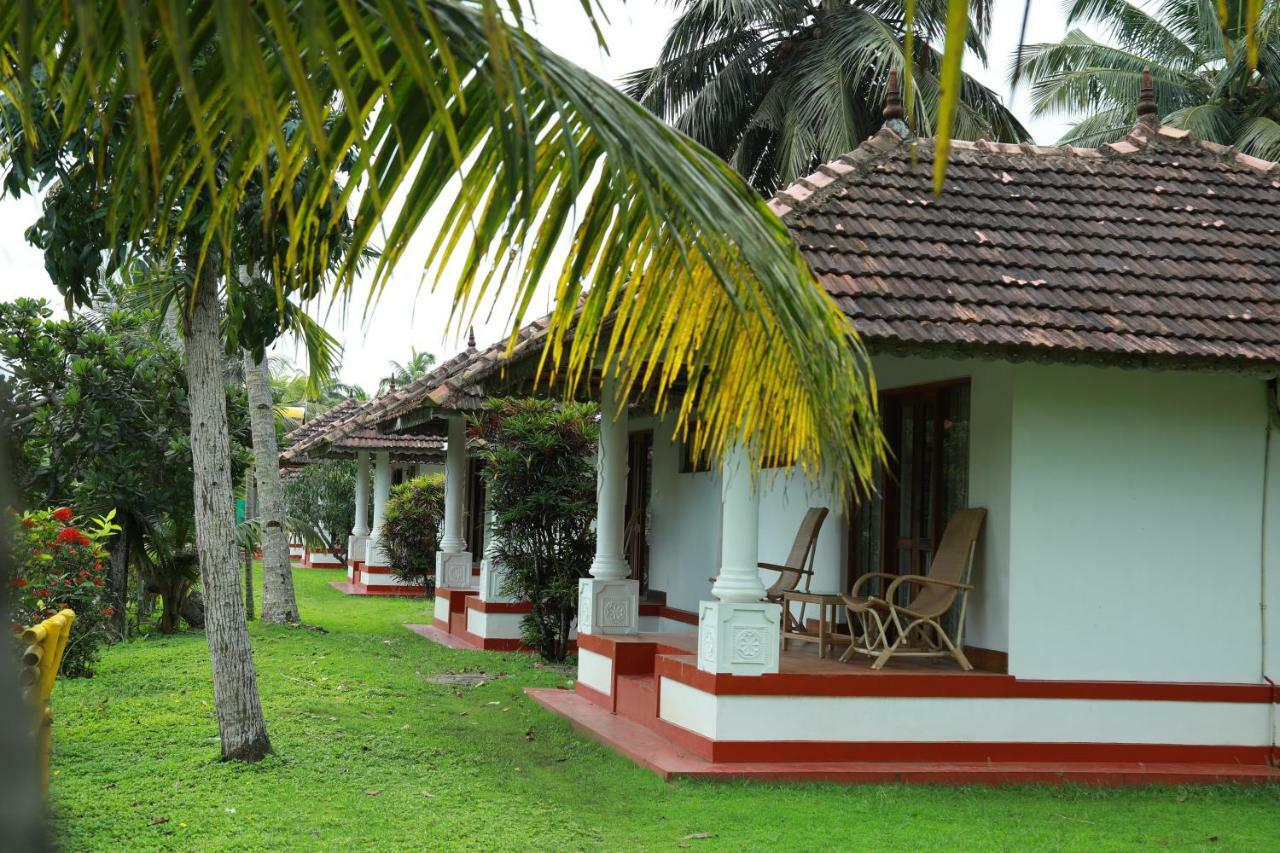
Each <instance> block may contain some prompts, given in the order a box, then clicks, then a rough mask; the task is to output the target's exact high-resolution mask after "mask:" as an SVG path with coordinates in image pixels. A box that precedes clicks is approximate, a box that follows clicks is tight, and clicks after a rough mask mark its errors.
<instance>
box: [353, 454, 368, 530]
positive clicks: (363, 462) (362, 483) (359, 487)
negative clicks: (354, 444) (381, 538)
mask: <svg viewBox="0 0 1280 853" xmlns="http://www.w3.org/2000/svg"><path fill="white" fill-rule="evenodd" d="M351 532H352V533H354V534H355V535H356V536H368V535H369V452H368V451H367V450H362V451H361V452H359V453H357V454H356V525H355V527H353V528H351Z"/></svg>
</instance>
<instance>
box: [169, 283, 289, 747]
mask: <svg viewBox="0 0 1280 853" xmlns="http://www.w3.org/2000/svg"><path fill="white" fill-rule="evenodd" d="M220 314H221V306H220V305H219V303H218V281H217V275H216V273H212V271H211V270H210V268H209V267H208V266H206V270H205V272H204V273H202V274H201V280H200V282H199V288H198V290H197V292H196V298H195V304H194V307H193V308H192V312H191V325H190V329H189V330H188V333H187V338H186V351H187V359H186V370H187V394H188V400H189V403H190V407H191V461H192V467H193V469H194V473H195V511H196V549H197V551H198V552H199V556H200V582H201V584H202V585H203V587H204V600H205V636H206V638H207V639H208V642H209V657H210V658H211V659H212V663H213V702H214V707H215V710H216V711H217V717H218V734H219V736H220V737H221V739H222V758H223V760H224V761H225V760H231V759H239V760H244V761H257V760H259V759H261V758H262V757H263V756H265V755H266V754H267V753H269V752H271V741H270V740H268V738H267V724H266V721H265V720H264V719H263V717H262V703H261V700H260V699H259V698H258V675H257V672H256V671H255V670H254V667H253V653H252V651H251V650H250V648H249V626H248V623H247V622H245V616H244V599H243V598H241V597H240V571H239V569H240V567H239V565H238V562H239V561H238V560H237V559H236V540H235V504H234V503H233V502H232V494H231V449H230V438H229V428H228V426H227V394H226V385H225V379H224V376H223V366H224V364H225V362H224V360H223V355H222V353H223V350H222V330H221V325H220V322H219V320H220Z"/></svg>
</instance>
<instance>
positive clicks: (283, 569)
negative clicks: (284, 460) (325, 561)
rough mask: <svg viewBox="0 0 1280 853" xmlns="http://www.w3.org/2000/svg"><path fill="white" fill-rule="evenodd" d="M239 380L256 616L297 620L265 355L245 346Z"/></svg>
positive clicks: (287, 620)
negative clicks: (257, 576) (250, 481)
mask: <svg viewBox="0 0 1280 853" xmlns="http://www.w3.org/2000/svg"><path fill="white" fill-rule="evenodd" d="M244 384H245V387H246V388H247V389H248V391H249V423H250V425H251V426H252V428H253V466H254V470H255V471H256V472H257V480H258V490H257V503H258V518H259V520H260V521H261V522H262V621H263V622H274V623H276V624H281V623H284V622H297V621H298V601H297V598H295V596H294V594H293V573H292V571H291V569H290V565H289V537H288V535H287V534H286V533H285V529H284V485H283V484H282V483H281V482H280V448H279V447H278V446H277V444H276V416H275V405H274V403H273V401H272V399H271V377H270V375H269V374H268V373H267V360H266V357H265V356H264V357H263V359H262V360H261V361H254V358H253V355H252V354H250V353H249V351H248V350H245V353H244Z"/></svg>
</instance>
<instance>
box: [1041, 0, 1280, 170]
mask: <svg viewBox="0 0 1280 853" xmlns="http://www.w3.org/2000/svg"><path fill="white" fill-rule="evenodd" d="M1243 5H1244V4H1240V3H1231V4H1228V5H1225V6H1224V7H1223V8H1224V9H1225V11H1226V13H1227V16H1226V18H1225V24H1226V26H1225V28H1224V27H1222V26H1220V24H1219V18H1218V8H1219V7H1218V4H1216V3H1214V2H1210V0H1161V2H1159V3H1158V4H1156V5H1155V6H1154V7H1147V8H1143V7H1139V6H1134V5H1130V4H1129V3H1128V2H1125V0H1076V2H1075V4H1074V5H1073V6H1072V7H1071V9H1070V11H1069V13H1068V18H1067V20H1068V23H1069V24H1089V25H1093V26H1096V27H1100V28H1101V29H1102V30H1103V31H1104V32H1105V33H1106V37H1105V38H1104V39H1101V40H1099V39H1095V38H1093V37H1092V36H1090V35H1089V34H1088V33H1086V32H1085V31H1084V30H1082V29H1079V28H1073V29H1071V30H1070V31H1069V32H1068V33H1067V34H1066V36H1065V37H1064V38H1063V39H1062V41H1060V42H1058V43H1056V44H1034V45H1026V46H1025V47H1023V48H1022V50H1021V51H1020V53H1019V61H1020V65H1021V73H1022V74H1023V75H1024V76H1026V77H1027V79H1028V80H1030V81H1031V84H1032V105H1033V107H1032V108H1033V110H1034V111H1035V114H1036V115H1046V114H1067V115H1075V116H1079V117H1081V118H1080V120H1079V121H1078V122H1077V123H1076V124H1075V126H1074V127H1072V128H1071V130H1069V131H1068V132H1067V133H1066V135H1064V136H1063V137H1062V140H1061V141H1062V142H1063V143H1067V144H1071V145H1080V146H1087V147H1095V146H1097V145H1101V144H1103V143H1105V142H1112V141H1114V140H1116V139H1118V138H1119V137H1121V136H1123V135H1124V134H1126V133H1128V132H1129V130H1130V129H1131V128H1132V127H1133V125H1134V122H1135V121H1136V120H1137V104H1138V94H1139V88H1140V86H1141V79H1142V70H1143V68H1144V67H1149V68H1150V69H1151V78H1152V83H1153V84H1154V87H1155V96H1156V109H1157V114H1158V115H1159V116H1160V120H1161V122H1162V123H1163V124H1167V125H1170V126H1173V127H1179V128H1183V129H1184V130H1188V131H1190V132H1191V133H1193V134H1195V135H1196V136H1198V137H1200V138H1201V139H1207V140H1209V141H1211V142H1218V143H1221V144H1223V145H1234V146H1235V147H1237V148H1238V149H1240V150H1241V151H1243V152H1245V153H1247V154H1252V155H1253V156H1255V157H1262V158H1264V159H1268V160H1276V159H1280V2H1277V0H1266V2H1264V3H1263V4H1262V14H1261V17H1260V20H1259V23H1258V26H1257V28H1256V30H1255V32H1256V35H1257V44H1258V54H1257V59H1258V62H1257V67H1256V69H1253V70H1251V69H1250V64H1249V50H1248V45H1247V39H1246V36H1247V34H1248V30H1247V28H1246V26H1245V25H1244V14H1245V13H1244V9H1243V8H1242V6H1243Z"/></svg>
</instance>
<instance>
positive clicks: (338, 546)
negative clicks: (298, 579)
mask: <svg viewBox="0 0 1280 853" xmlns="http://www.w3.org/2000/svg"><path fill="white" fill-rule="evenodd" d="M355 494H356V463H355V462H352V461H351V460H349V459H333V460H330V461H328V462H320V463H317V464H315V465H306V466H304V467H302V468H299V469H295V471H294V472H293V473H291V474H290V475H289V476H288V477H287V478H286V479H285V481H284V503H285V512H286V514H287V515H288V525H289V528H290V529H291V530H293V531H294V532H295V533H297V534H299V535H300V536H302V539H303V541H304V542H306V543H307V545H308V546H309V547H311V548H324V549H326V550H332V551H333V554H334V555H335V556H336V557H338V558H339V559H340V560H342V562H344V563H345V562H346V561H347V536H348V535H349V534H350V533H351V528H353V527H355V523H356V508H355Z"/></svg>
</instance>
